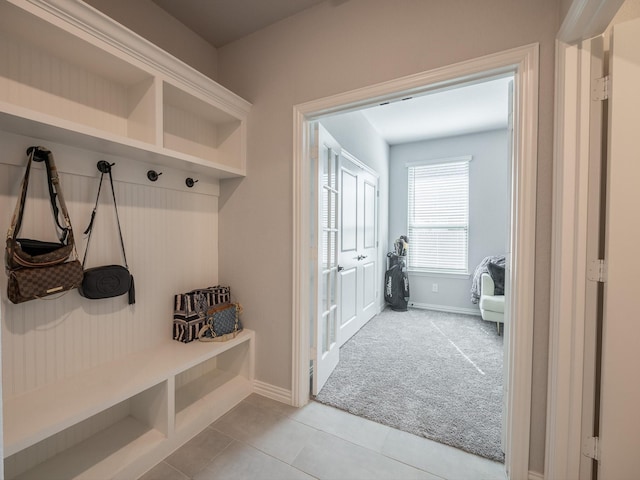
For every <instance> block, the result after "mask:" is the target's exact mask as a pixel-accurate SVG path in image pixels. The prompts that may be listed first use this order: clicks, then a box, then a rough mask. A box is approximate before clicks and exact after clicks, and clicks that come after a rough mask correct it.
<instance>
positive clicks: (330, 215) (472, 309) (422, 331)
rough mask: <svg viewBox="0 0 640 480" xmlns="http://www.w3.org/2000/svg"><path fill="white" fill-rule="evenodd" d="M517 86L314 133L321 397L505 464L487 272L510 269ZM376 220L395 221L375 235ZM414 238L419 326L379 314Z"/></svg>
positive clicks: (460, 92) (335, 118)
mask: <svg viewBox="0 0 640 480" xmlns="http://www.w3.org/2000/svg"><path fill="white" fill-rule="evenodd" d="M512 84H513V76H512V75H511V74H508V75H500V76H498V77H497V78H487V79H481V80H477V81H473V82H471V84H468V83H464V84H461V85H456V86H455V87H446V88H445V89H444V90H438V91H432V92H429V93H428V94H427V95H423V96H412V97H411V98H408V97H404V98H402V99H399V100H397V101H395V102H384V103H383V104H381V105H376V106H373V107H369V108H366V109H363V110H358V111H355V112H348V113H340V114H337V115H331V116H328V117H322V118H321V119H319V120H318V121H317V123H318V124H319V125H317V126H316V125H315V122H314V123H313V124H312V125H311V127H312V129H313V135H312V138H313V142H312V146H311V148H312V153H311V158H312V161H313V162H314V167H313V168H314V170H316V171H315V172H312V175H313V174H314V173H315V175H314V178H316V179H318V180H319V182H316V183H317V184H318V186H317V189H315V190H314V191H313V192H312V196H315V192H317V196H318V198H315V197H314V198H312V199H311V200H312V203H314V204H315V205H317V208H318V210H319V211H318V212H316V214H315V216H312V218H313V219H315V220H316V221H315V222H313V224H312V229H314V228H317V235H315V233H314V232H312V234H311V236H312V238H315V237H317V238H318V243H317V247H318V254H317V258H318V263H317V265H318V269H317V271H315V272H314V274H313V275H312V277H313V278H318V279H321V280H320V281H319V283H317V284H313V283H312V284H311V292H310V295H311V297H312V298H313V300H314V304H315V305H316V308H314V311H315V315H316V316H315V318H312V321H311V333H312V336H313V340H312V342H311V348H312V350H313V351H314V352H315V355H314V357H313V359H312V368H311V370H312V388H311V390H312V391H311V393H312V395H313V397H314V398H315V399H316V400H317V401H319V402H321V403H325V404H328V405H331V406H334V407H337V408H340V409H342V410H345V411H348V412H350V413H353V414H355V415H358V416H361V417H364V418H367V419H369V420H373V421H375V422H378V423H382V424H385V425H387V426H390V427H392V428H397V429H400V430H404V431H406V432H409V433H413V434H416V435H419V436H422V437H426V438H429V439H431V440H435V441H438V442H441V443H445V444H448V445H451V446H454V447H457V448H460V449H462V450H466V451H467V452H470V453H474V454H476V455H480V456H484V457H486V458H489V459H491V460H494V461H498V462H501V461H503V459H504V457H503V452H502V447H501V441H502V436H501V431H502V425H503V423H504V422H503V420H504V419H503V417H502V412H503V411H504V410H505V409H504V403H505V402H504V399H503V396H504V390H503V384H504V383H505V382H504V380H503V368H502V365H503V354H502V352H503V344H504V342H503V340H504V336H502V335H501V330H502V326H503V325H504V324H505V323H507V325H508V322H505V315H504V302H505V295H503V293H502V291H495V290H496V289H495V288H494V287H495V286H494V283H493V281H492V280H491V277H490V276H489V275H488V273H487V272H488V269H487V267H486V261H487V260H489V259H491V260H493V261H495V262H504V260H505V253H506V252H507V250H508V245H509V243H510V241H509V237H510V232H509V228H508V223H509V221H508V220H509V217H508V212H509V194H508V192H509V188H508V187H509V185H508V183H509V182H508V177H509V175H508V172H509V171H510V165H509V163H510V161H511V155H510V152H509V150H510V145H511V143H512V142H511V136H512V129H511V128H510V122H509V119H510V112H511V110H512V109H511V108H510V105H511V98H512V96H511V95H510V92H511V87H512ZM447 121H448V122H449V123H448V124H447ZM380 144H382V145H380ZM367 147H368V148H367ZM374 147H377V148H374ZM345 149H348V151H350V152H351V151H356V152H358V158H360V159H361V160H363V161H365V163H368V165H369V167H371V168H374V169H375V168H378V169H379V170H380V171H378V172H377V173H379V174H380V177H381V179H382V181H381V184H382V185H383V189H382V192H381V195H380V196H379V202H378V203H379V205H376V202H375V199H376V191H377V188H376V186H377V181H376V179H375V178H373V177H371V174H370V172H368V171H365V168H368V167H367V165H364V166H359V167H358V166H355V167H356V168H354V165H353V164H352V162H351V161H350V157H351V155H349V154H348V153H345ZM316 150H317V151H316ZM334 152H335V153H334ZM316 159H317V160H316ZM332 163H334V164H335V167H332ZM334 175H335V178H334ZM361 177H365V178H370V180H369V181H368V182H367V181H366V180H365V181H362V180H359V179H360V178H361ZM327 184H328V185H327ZM369 191H370V192H371V193H370V194H369V195H367V192H369ZM385 204H386V205H385ZM367 212H369V213H370V214H371V216H372V218H371V219H368V218H367V216H366V215H365V214H366V213H367ZM377 212H384V213H383V215H386V216H387V217H389V218H388V221H387V219H384V218H383V219H381V221H379V222H377V221H376V219H375V218H373V216H374V215H375V214H376V213H377ZM387 212H388V214H387ZM377 226H379V232H378V231H377V230H376V227H377ZM404 235H408V238H409V248H408V254H409V255H408V257H403V258H402V260H401V261H402V265H405V264H406V265H407V266H408V268H405V270H408V272H407V273H408V275H407V277H408V280H409V281H410V284H411V288H410V291H411V297H410V299H409V309H410V312H409V313H406V312H403V313H400V312H393V311H392V309H391V308H389V307H387V310H386V311H384V312H382V311H383V310H384V309H385V304H384V300H385V297H386V295H387V293H388V292H387V291H392V290H393V289H392V288H391V287H388V286H387V284H386V282H387V279H386V277H385V274H384V271H385V270H386V269H387V263H388V264H389V265H396V264H397V257H395V256H393V257H391V258H389V262H387V261H386V260H387V258H386V256H387V252H389V251H392V250H393V248H389V246H392V245H394V239H396V238H398V237H399V236H404ZM378 236H379V237H380V239H381V241H380V242H377V241H376V239H377V238H378ZM405 238H406V237H405ZM378 244H379V245H380V252H378V251H376V250H375V246H376V245H378ZM394 260H395V261H394ZM483 262H485V263H483ZM501 265H503V263H501ZM378 266H380V267H381V268H377V267H378ZM478 266H479V267H480V268H476V267H478ZM492 267H493V268H496V269H498V268H499V267H498V265H492ZM399 268H400V267H396V266H394V267H393V269H392V270H391V271H390V273H392V272H393V274H394V275H395V276H390V277H389V278H388V280H389V282H391V283H392V284H393V283H394V282H396V281H397V279H398V275H399V272H398V269H399ZM403 268H404V267H403ZM501 271H502V272H504V268H502V269H501ZM483 272H484V274H485V275H484V276H483V275H482V273H483ZM496 275H497V274H496ZM502 278H504V277H502ZM399 282H400V283H403V284H404V279H402V278H401V279H400V280H399ZM481 285H483V286H484V288H483V289H482V295H480V293H481V292H480V290H481V289H480V286H481ZM497 286H498V287H499V288H500V289H501V290H503V289H504V283H503V282H501V283H500V284H499V285H497ZM375 287H377V288H375ZM489 289H491V292H488V290H489ZM494 291H495V292H494ZM381 292H382V293H383V294H382V293H381ZM472 292H473V295H472ZM507 292H508V288H507ZM494 293H495V295H494ZM391 303H392V307H393V310H398V308H397V305H396V304H395V303H394V302H391ZM478 304H479V306H480V308H478ZM404 305H406V303H404ZM404 310H405V311H406V308H404ZM381 312H382V313H381ZM376 313H381V314H380V315H379V316H377V317H375V318H374V315H375V314H376ZM481 315H482V316H481ZM316 319H317V320H316ZM369 320H371V323H370V324H367V322H368V321H369ZM365 324H367V327H366V328H364V329H363V330H362V331H360V329H361V328H363V327H364V325H365ZM354 334H355V336H354ZM334 336H335V338H334ZM352 336H354V338H353V341H351V342H349V343H348V344H347V343H346V342H347V341H348V340H349V339H350V338H351V337H352ZM507 339H508V337H507ZM373 398H375V399H376V401H375V402H373V403H372V401H371V399H373Z"/></svg>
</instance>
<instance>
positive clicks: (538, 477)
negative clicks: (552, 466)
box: [529, 471, 544, 480]
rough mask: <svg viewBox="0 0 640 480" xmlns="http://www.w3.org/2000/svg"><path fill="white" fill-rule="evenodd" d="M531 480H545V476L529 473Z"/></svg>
mask: <svg viewBox="0 0 640 480" xmlns="http://www.w3.org/2000/svg"><path fill="white" fill-rule="evenodd" d="M529 480H544V475H543V474H541V473H538V472H532V471H529Z"/></svg>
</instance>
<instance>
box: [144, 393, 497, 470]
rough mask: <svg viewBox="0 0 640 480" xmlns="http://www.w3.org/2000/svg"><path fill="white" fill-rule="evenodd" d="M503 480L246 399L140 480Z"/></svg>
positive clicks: (464, 457) (469, 459)
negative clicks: (314, 479)
mask: <svg viewBox="0 0 640 480" xmlns="http://www.w3.org/2000/svg"><path fill="white" fill-rule="evenodd" d="M313 478H317V479H336V480H352V479H353V480H359V479H362V480H372V479H389V480H396V479H397V480H405V479H407V480H408V479H431V480H443V479H446V480H467V479H468V480H505V479H506V475H505V473H504V466H503V465H502V464H500V463H496V462H492V461H490V460H486V459H484V458H481V457H477V456H475V455H471V454H468V453H465V452H463V451H461V450H458V449H455V448H452V447H448V446H446V445H441V444H439V443H435V442H432V441H430V440H427V439H425V438H421V437H417V436H415V435H411V434H408V433H405V432H402V431H400V430H395V429H393V428H389V427H386V426H383V425H379V424H377V423H374V422H371V421H369V420H365V419H362V418H359V417H356V416H353V415H350V414H348V413H346V412H343V411H341V410H337V409H335V408H332V407H328V406H326V405H322V404H320V403H316V402H310V403H309V404H308V405H307V406H305V407H304V408H301V409H297V408H294V407H290V406H288V405H285V404H282V403H279V402H276V401H273V400H270V399H268V398H265V397H262V396H260V395H255V394H254V395H251V396H250V397H249V398H247V399H246V400H244V401H243V402H241V403H240V404H239V405H238V406H237V407H235V408H234V409H233V410H231V411H230V412H229V413H227V414H226V415H224V416H223V417H222V418H220V419H219V420H218V421H216V422H214V423H212V424H211V425H209V426H208V427H207V428H206V429H205V430H204V431H203V432H202V433H200V434H199V435H198V436H196V437H195V438H194V439H192V440H191V441H190V442H188V443H187V444H186V445H184V446H183V447H181V448H180V449H178V450H177V451H176V452H174V453H173V454H171V455H170V456H168V457H167V458H166V459H165V460H164V461H163V462H161V463H159V464H158V465H156V466H155V467H154V468H153V469H152V470H150V471H149V472H148V473H147V474H145V475H144V476H143V477H141V479H140V480H188V479H194V480H209V479H216V480H224V479H233V480H240V479H251V480H259V479H264V480H283V479H313Z"/></svg>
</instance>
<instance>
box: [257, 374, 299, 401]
mask: <svg viewBox="0 0 640 480" xmlns="http://www.w3.org/2000/svg"><path fill="white" fill-rule="evenodd" d="M253 392H254V393H257V394H258V395H262V396H263V397H267V398H270V399H271V400H276V401H278V402H282V403H286V404H287V405H293V396H292V395H291V390H287V389H286V388H281V387H276V386H275V385H271V384H269V383H265V382H261V381H260V380H254V381H253Z"/></svg>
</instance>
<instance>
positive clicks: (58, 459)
mask: <svg viewBox="0 0 640 480" xmlns="http://www.w3.org/2000/svg"><path fill="white" fill-rule="evenodd" d="M168 399H169V391H168V388H167V382H166V381H165V382H162V383H160V384H158V385H156V386H154V387H151V388H149V389H147V390H144V391H143V392H141V393H139V394H137V395H135V396H132V397H130V398H128V399H126V400H124V401H122V402H120V403H118V404H116V405H114V406H112V407H110V408H108V409H106V410H103V411H101V412H99V413H97V414H95V415H93V416H91V417H89V418H87V419H85V420H83V421H81V422H79V423H76V424H74V425H72V426H70V427H68V428H66V429H64V430H62V431H60V432H58V433H56V434H55V435H52V436H50V437H48V438H46V439H44V440H42V441H40V442H38V443H36V444H34V445H32V446H30V447H29V448H26V449H24V450H21V451H19V452H17V453H15V454H13V455H11V456H9V457H7V458H5V461H4V468H5V478H7V480H11V479H20V480H28V479H33V480H41V479H44V478H47V479H66V478H78V479H82V478H85V479H97V478H113V477H117V476H118V474H121V476H125V477H126V476H127V473H126V472H127V471H130V469H131V468H132V466H133V467H135V465H134V464H135V461H136V459H137V458H143V457H144V456H145V455H146V454H148V453H149V452H152V451H153V450H154V449H156V448H158V446H160V445H161V444H162V443H163V442H165V441H166V439H167V435H168V434H169V431H168V428H169V425H168V422H167V419H168V418H169V415H168V405H169V403H168ZM51 401H55V399H51ZM134 470H135V468H134Z"/></svg>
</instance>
